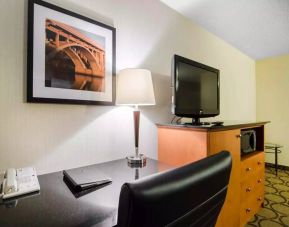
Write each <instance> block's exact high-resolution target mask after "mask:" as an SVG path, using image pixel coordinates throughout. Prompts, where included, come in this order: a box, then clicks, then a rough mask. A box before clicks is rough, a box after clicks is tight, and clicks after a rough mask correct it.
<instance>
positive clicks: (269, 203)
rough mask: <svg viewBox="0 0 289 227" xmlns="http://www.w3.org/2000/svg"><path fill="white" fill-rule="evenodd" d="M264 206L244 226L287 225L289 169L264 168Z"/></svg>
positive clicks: (275, 226)
mask: <svg viewBox="0 0 289 227" xmlns="http://www.w3.org/2000/svg"><path fill="white" fill-rule="evenodd" d="M265 185H266V187H265V202H264V205H265V207H264V208H262V209H261V210H260V211H259V212H258V214H256V215H255V217H254V218H253V219H252V220H251V221H250V222H249V223H248V224H247V225H246V227H259V226H261V227H281V226H282V227H283V226H288V227H289V170H278V176H276V175H275V170H274V169H273V168H271V167H267V168H266V181H265Z"/></svg>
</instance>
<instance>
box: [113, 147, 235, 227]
mask: <svg viewBox="0 0 289 227" xmlns="http://www.w3.org/2000/svg"><path fill="white" fill-rule="evenodd" d="M231 166H232V159H231V155H230V153H229V152H228V151H221V152H220V153H218V154H216V155H212V156H210V157H207V158H205V159H202V160H200V161H197V162H194V163H191V164H188V165H185V166H182V167H179V168H176V169H173V170H170V171H167V172H163V173H158V174H155V175H152V176H149V177H145V178H142V179H140V180H137V181H135V182H133V183H125V184H124V185H123V186H122V188H121V193H120V198H119V207H118V223H117V226H118V227H161V226H169V227H172V226H173V227H175V226H180V227H186V226H196V227H207V226H214V225H215V223H216V220H217V218H218V215H219V213H220V210H221V208H222V206H223V203H224V200H225V197H226V193H227V185H228V182H229V178H230V172H231ZM228 218H230V217H228Z"/></svg>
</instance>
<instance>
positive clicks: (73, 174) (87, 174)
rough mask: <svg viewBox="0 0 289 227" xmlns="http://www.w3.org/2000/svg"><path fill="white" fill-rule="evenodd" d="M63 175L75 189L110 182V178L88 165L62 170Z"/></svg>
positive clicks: (83, 188)
mask: <svg viewBox="0 0 289 227" xmlns="http://www.w3.org/2000/svg"><path fill="white" fill-rule="evenodd" d="M63 175H64V177H65V178H66V180H68V181H69V183H70V184H71V185H72V186H73V187H74V189H76V190H85V189H88V188H91V187H97V186H100V185H103V184H106V183H109V182H112V179H111V178H110V177H108V176H107V175H105V174H104V173H103V172H101V171H99V170H97V169H95V168H89V167H86V168H78V169H70V170H63Z"/></svg>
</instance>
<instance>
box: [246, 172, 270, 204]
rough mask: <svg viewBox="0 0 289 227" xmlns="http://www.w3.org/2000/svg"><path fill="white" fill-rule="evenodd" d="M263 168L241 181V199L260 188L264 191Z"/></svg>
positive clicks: (251, 194) (248, 196)
mask: <svg viewBox="0 0 289 227" xmlns="http://www.w3.org/2000/svg"><path fill="white" fill-rule="evenodd" d="M264 180H265V172H264V170H262V169H261V170H259V171H256V172H255V173H254V174H252V176H251V177H249V178H247V179H245V180H243V181H242V182H241V201H245V200H247V199H248V198H250V197H251V196H253V195H254V194H255V193H257V192H259V191H260V190H262V191H263V193H264Z"/></svg>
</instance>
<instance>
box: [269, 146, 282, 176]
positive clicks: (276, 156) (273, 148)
mask: <svg viewBox="0 0 289 227" xmlns="http://www.w3.org/2000/svg"><path fill="white" fill-rule="evenodd" d="M282 147H283V146H282V145H279V144H276V143H265V153H269V154H275V174H276V176H277V175H278V154H280V153H281V150H280V148H282ZM269 150H273V151H269Z"/></svg>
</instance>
